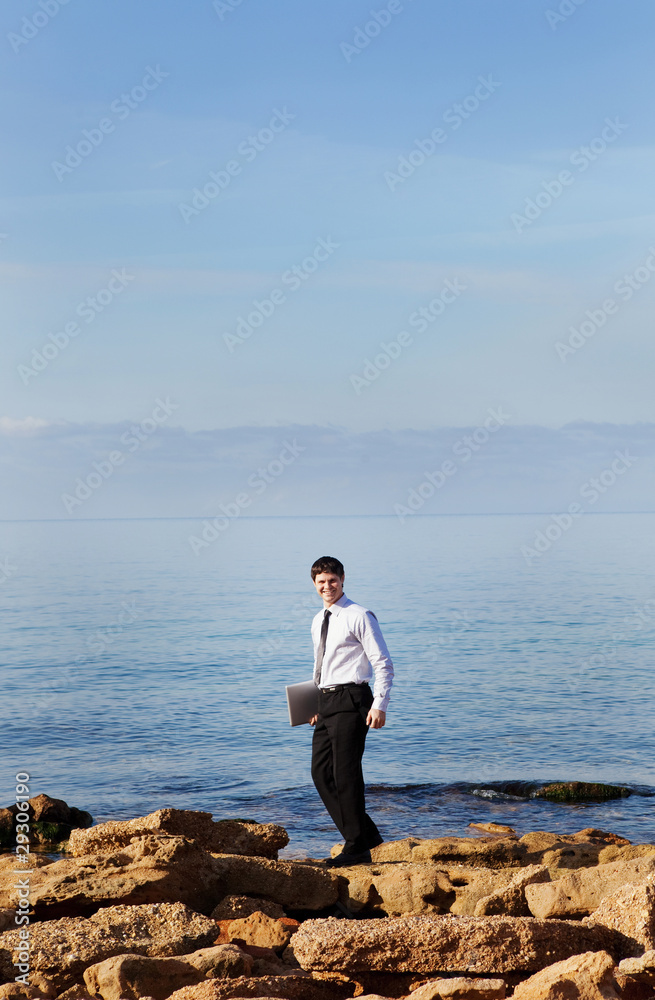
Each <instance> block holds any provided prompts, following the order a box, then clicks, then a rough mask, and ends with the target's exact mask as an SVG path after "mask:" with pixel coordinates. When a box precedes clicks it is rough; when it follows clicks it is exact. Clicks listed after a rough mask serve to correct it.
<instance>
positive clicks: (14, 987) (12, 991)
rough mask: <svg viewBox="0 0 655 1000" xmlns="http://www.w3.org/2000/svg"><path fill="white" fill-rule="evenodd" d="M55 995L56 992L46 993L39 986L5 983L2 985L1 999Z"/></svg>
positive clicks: (15, 999) (11, 999)
mask: <svg viewBox="0 0 655 1000" xmlns="http://www.w3.org/2000/svg"><path fill="white" fill-rule="evenodd" d="M47 996H49V997H53V996H54V992H51V993H50V994H47V993H44V991H43V990H40V989H39V988H38V987H37V986H28V985H26V984H23V983H15V982H14V983H3V985H2V986H0V1000H38V998H39V997H47Z"/></svg>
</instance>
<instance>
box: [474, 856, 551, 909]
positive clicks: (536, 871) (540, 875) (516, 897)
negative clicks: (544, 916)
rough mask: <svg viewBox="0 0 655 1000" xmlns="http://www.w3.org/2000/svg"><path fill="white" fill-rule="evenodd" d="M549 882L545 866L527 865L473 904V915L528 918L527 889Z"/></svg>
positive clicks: (548, 874)
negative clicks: (505, 883) (501, 885)
mask: <svg viewBox="0 0 655 1000" xmlns="http://www.w3.org/2000/svg"><path fill="white" fill-rule="evenodd" d="M510 871H511V869H510ZM549 881H550V873H549V871H548V869H547V868H546V867H545V865H528V866H527V867H526V868H521V869H520V870H519V871H518V872H517V873H516V874H515V875H514V876H513V877H512V879H511V880H510V881H509V882H508V883H507V885H505V886H503V887H502V888H499V889H496V890H495V891H494V892H492V893H490V894H489V895H488V896H483V897H482V898H481V899H479V900H478V901H477V903H476V904H475V909H474V911H473V915H474V916H475V917H486V916H493V915H494V914H501V913H502V914H505V915H506V916H508V917H527V916H530V909H529V906H528V901H527V899H526V895H527V891H528V888H530V887H531V886H533V885H535V884H540V883H544V882H549ZM534 916H541V914H534Z"/></svg>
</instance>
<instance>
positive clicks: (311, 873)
mask: <svg viewBox="0 0 655 1000" xmlns="http://www.w3.org/2000/svg"><path fill="white" fill-rule="evenodd" d="M214 871H215V872H216V873H217V874H218V875H219V876H220V879H221V881H222V883H223V885H224V889H225V895H234V894H243V895H246V896H247V895H249V894H252V895H253V896H263V897H264V898H265V899H270V900H273V901H274V902H276V903H279V904H280V905H281V906H283V907H284V909H285V910H294V911H303V910H324V909H326V908H327V907H329V906H333V905H334V904H335V903H336V901H337V899H338V896H339V889H338V881H337V876H336V875H335V874H334V873H333V872H331V871H330V870H329V869H325V868H319V867H318V866H316V865H313V864H305V863H303V862H298V861H269V860H268V859H266V858H244V857H239V856H237V855H228V854H223V855H217V856H214Z"/></svg>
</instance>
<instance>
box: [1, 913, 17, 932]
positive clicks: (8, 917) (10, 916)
mask: <svg viewBox="0 0 655 1000" xmlns="http://www.w3.org/2000/svg"><path fill="white" fill-rule="evenodd" d="M15 917H16V911H15V910H11V909H9V908H6V909H5V908H4V907H3V908H2V909H0V934H1V933H2V931H7V930H9V928H10V927H13V926H14V919H15Z"/></svg>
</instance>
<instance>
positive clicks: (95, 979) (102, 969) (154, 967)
mask: <svg viewBox="0 0 655 1000" xmlns="http://www.w3.org/2000/svg"><path fill="white" fill-rule="evenodd" d="M204 978H205V977H204V975H203V973H202V972H199V971H198V969H196V968H194V967H193V966H192V965H189V963H188V962H185V961H183V960H182V959H180V958H147V957H146V956H145V955H133V954H126V955H115V956H114V957H113V958H106V959H105V960H104V961H103V962H98V963H97V964H96V965H91V966H89V968H88V969H87V970H86V971H85V973H84V982H85V983H86V986H87V989H88V990H89V993H91V995H92V996H98V995H99V996H101V997H102V998H103V1000H139V998H140V997H145V996H149V997H153V998H154V1000H166V997H168V996H170V994H171V993H172V992H173V991H174V990H179V989H182V987H183V986H194V985H195V984H196V983H199V982H201V980H203V979H204Z"/></svg>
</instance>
